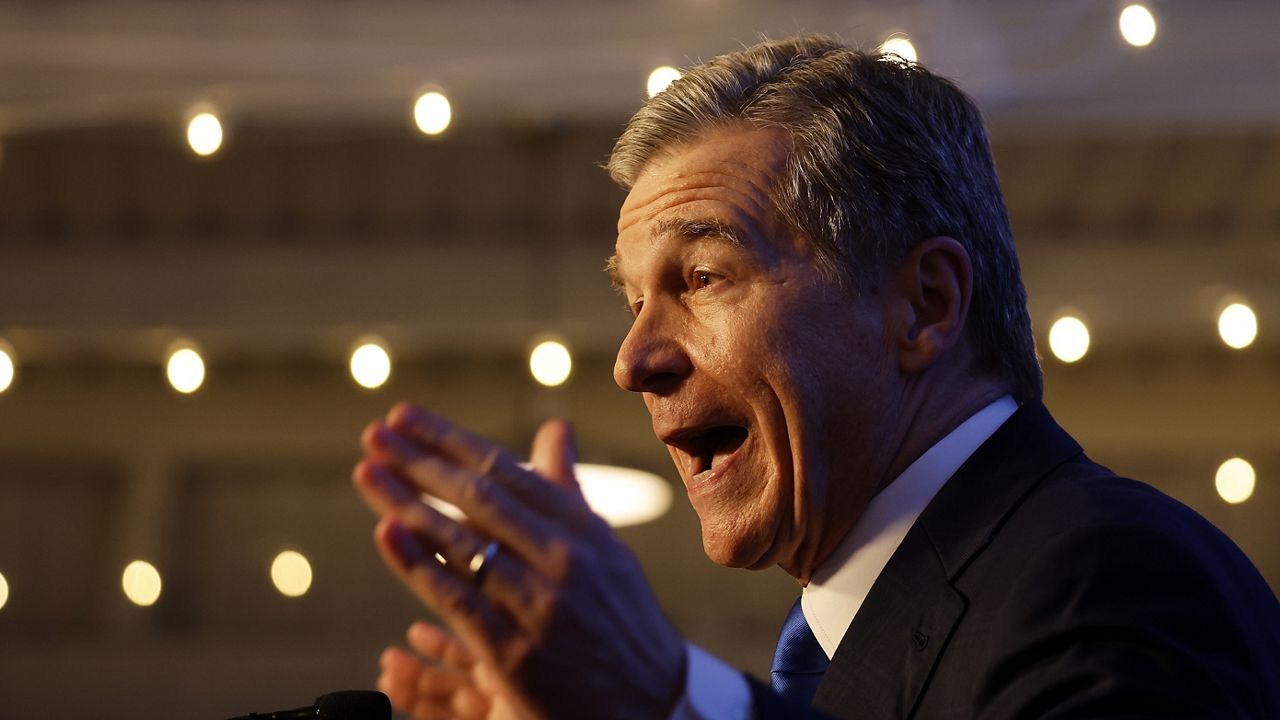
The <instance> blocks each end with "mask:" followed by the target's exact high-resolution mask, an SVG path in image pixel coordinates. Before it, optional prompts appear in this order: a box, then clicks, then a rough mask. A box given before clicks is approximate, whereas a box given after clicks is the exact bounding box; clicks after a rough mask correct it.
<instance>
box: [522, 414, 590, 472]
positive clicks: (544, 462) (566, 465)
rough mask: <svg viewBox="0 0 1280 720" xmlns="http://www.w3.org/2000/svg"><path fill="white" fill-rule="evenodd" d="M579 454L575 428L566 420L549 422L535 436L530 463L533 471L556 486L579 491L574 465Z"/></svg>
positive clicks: (530, 453) (543, 424)
mask: <svg viewBox="0 0 1280 720" xmlns="http://www.w3.org/2000/svg"><path fill="white" fill-rule="evenodd" d="M577 459H578V452H577V450H576V449H575V448H574V445H573V426H572V425H570V424H569V422H568V421H566V420H548V421H546V422H544V423H542V427H540V428H538V432H537V434H535V435H534V436H533V448H532V449H531V450H530V452H529V462H530V463H531V464H532V465H533V471H534V472H536V473H538V474H539V475H541V476H543V477H545V478H547V479H548V480H550V481H551V482H553V483H555V484H556V485H562V486H565V487H571V488H574V489H577V487H578V480H577V478H576V477H574V474H573V464H574V463H575V462H577Z"/></svg>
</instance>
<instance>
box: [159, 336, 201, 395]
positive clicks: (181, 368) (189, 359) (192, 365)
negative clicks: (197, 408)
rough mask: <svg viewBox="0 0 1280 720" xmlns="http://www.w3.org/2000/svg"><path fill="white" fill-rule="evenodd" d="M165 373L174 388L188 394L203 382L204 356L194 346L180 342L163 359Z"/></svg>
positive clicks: (198, 387) (197, 388)
mask: <svg viewBox="0 0 1280 720" xmlns="http://www.w3.org/2000/svg"><path fill="white" fill-rule="evenodd" d="M165 374H166V375H168V377H169V384H170V385H172V386H173V389H174V390H177V391H178V392H180V393H182V394H183V395H190V394H191V393H193V392H195V391H196V390H199V389H200V386H201V385H203V384H204V358H202V357H200V353H199V351H197V350H196V349H195V348H194V347H192V346H191V345H189V344H184V343H181V342H180V343H178V344H177V345H176V346H175V349H174V350H173V351H172V352H170V353H169V358H168V360H166V361H165Z"/></svg>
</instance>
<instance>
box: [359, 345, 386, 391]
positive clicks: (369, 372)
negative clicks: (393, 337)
mask: <svg viewBox="0 0 1280 720" xmlns="http://www.w3.org/2000/svg"><path fill="white" fill-rule="evenodd" d="M351 377H352V378H355V381H356V382H357V383H359V384H360V385H361V386H362V387H366V388H369V389H370V390H372V389H374V388H380V387H382V386H383V384H385V383H386V382H387V378H389V377H391V355H390V353H388V352H387V348H386V344H385V343H383V342H382V341H380V340H373V339H369V340H365V341H363V342H362V343H361V345H360V346H359V347H357V348H356V349H355V350H353V351H352V352H351Z"/></svg>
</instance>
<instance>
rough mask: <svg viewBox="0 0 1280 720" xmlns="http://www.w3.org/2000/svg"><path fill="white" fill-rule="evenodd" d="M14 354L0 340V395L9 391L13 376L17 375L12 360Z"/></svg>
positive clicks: (5, 343)
mask: <svg viewBox="0 0 1280 720" xmlns="http://www.w3.org/2000/svg"><path fill="white" fill-rule="evenodd" d="M15 354H16V353H14V352H13V347H12V346H10V345H9V343H7V342H5V341H4V340H0V393H2V392H4V391H5V390H8V389H9V386H10V385H12V384H13V376H14V375H15V374H17V363H15V362H14V360H13V358H14V355H15Z"/></svg>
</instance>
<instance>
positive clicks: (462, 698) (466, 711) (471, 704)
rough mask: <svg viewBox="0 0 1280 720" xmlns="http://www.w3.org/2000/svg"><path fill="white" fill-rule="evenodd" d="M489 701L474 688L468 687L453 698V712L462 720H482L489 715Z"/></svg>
mask: <svg viewBox="0 0 1280 720" xmlns="http://www.w3.org/2000/svg"><path fill="white" fill-rule="evenodd" d="M489 705H490V702H489V699H488V698H486V697H485V696H484V695H481V694H480V693H479V692H477V691H476V689H475V688H474V687H470V686H468V687H466V688H463V689H462V690H461V691H459V692H457V693H455V694H454V696H453V711H454V712H455V713H457V716H458V718H459V719H460V720H472V719H474V720H480V719H481V718H484V717H485V716H487V715H488V714H489Z"/></svg>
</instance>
